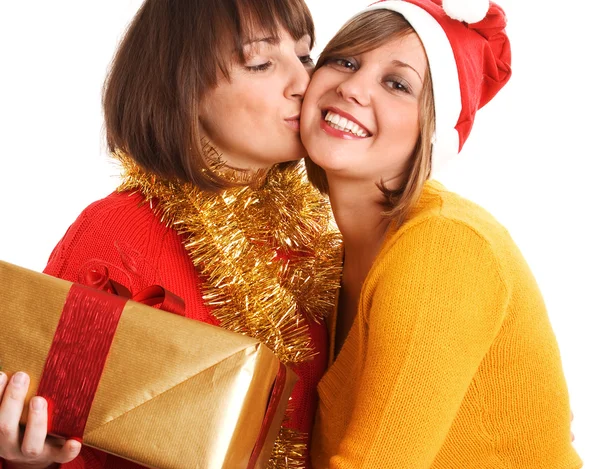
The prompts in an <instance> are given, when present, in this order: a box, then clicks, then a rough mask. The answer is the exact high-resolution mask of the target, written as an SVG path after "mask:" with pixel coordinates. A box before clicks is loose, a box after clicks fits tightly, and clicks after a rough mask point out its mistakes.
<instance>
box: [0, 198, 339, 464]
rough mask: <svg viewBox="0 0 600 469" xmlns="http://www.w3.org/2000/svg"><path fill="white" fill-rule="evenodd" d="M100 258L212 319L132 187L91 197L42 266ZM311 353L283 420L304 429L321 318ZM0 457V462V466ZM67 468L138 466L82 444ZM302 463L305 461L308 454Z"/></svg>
mask: <svg viewBox="0 0 600 469" xmlns="http://www.w3.org/2000/svg"><path fill="white" fill-rule="evenodd" d="M92 263H93V264H95V265H97V264H98V263H101V264H104V265H106V266H107V267H108V270H109V275H110V277H111V279H113V280H116V281H117V282H119V283H121V284H123V285H125V286H127V287H128V288H129V289H130V290H131V291H132V292H133V293H135V292H137V291H139V290H140V289H142V288H144V287H147V286H149V285H152V284H160V285H162V286H163V287H164V288H166V289H167V290H170V291H171V292H173V293H175V294H176V295H178V296H180V297H181V298H183V299H184V301H185V305H186V316H188V317H190V318H193V319H196V320H198V321H203V322H206V323H210V324H215V325H218V321H217V320H216V319H215V318H214V317H213V315H212V314H211V311H210V309H209V308H208V307H207V306H206V305H205V304H204V303H203V301H202V297H201V285H200V280H199V278H198V273H197V271H196V270H195V268H194V266H193V264H192V262H191V260H190V257H189V256H188V254H187V252H186V250H185V248H184V246H183V239H182V237H181V236H180V235H178V234H177V233H176V232H175V231H174V230H173V229H171V228H167V227H166V226H164V225H163V224H162V223H161V222H160V220H159V219H158V218H157V217H156V216H155V215H154V213H153V212H152V210H151V208H150V207H149V204H148V203H144V201H143V199H142V197H141V196H140V195H139V194H137V193H116V192H115V193H112V194H110V195H109V196H108V197H106V198H104V199H101V200H99V201H96V202H94V203H92V204H91V205H90V206H89V207H87V208H86V209H85V210H84V211H83V212H82V213H81V214H80V215H79V217H78V218H77V220H76V221H75V222H74V223H73V224H72V225H71V227H70V228H69V229H68V230H67V232H66V234H65V235H64V237H63V238H62V240H61V241H60V242H59V243H58V245H57V246H56V247H55V248H54V251H53V252H52V254H51V256H50V259H49V262H48V265H47V266H46V268H45V269H44V272H45V273H47V274H49V275H52V276H55V277H60V278H63V279H65V280H69V281H71V282H80V281H81V279H80V275H81V274H82V272H83V271H85V270H86V266H89V265H90V264H92ZM310 330H311V338H312V341H313V346H314V348H315V350H317V351H318V352H319V354H318V355H317V357H316V358H315V359H313V360H312V361H310V362H306V363H302V364H300V365H298V366H296V367H294V371H295V372H296V373H297V374H298V377H299V380H298V383H297V384H296V386H295V388H294V391H293V393H292V401H293V402H294V413H293V415H292V417H291V420H290V422H289V426H290V427H292V428H294V429H297V430H299V431H301V432H304V433H307V434H309V439H308V441H309V442H310V441H311V439H310V433H311V429H312V424H313V417H314V414H315V408H316V402H317V395H316V386H317V383H318V382H319V380H320V378H321V376H322V375H323V373H324V372H325V368H326V366H327V349H328V336H327V331H326V326H325V324H316V323H311V324H310ZM1 465H2V464H1V462H0V467H1ZM63 467H64V468H68V469H76V468H77V469H101V468H110V469H121V468H123V469H124V468H136V467H137V468H139V467H140V466H138V465H136V464H133V463H131V462H128V461H126V460H124V459H120V458H117V457H115V456H112V455H108V454H106V453H102V452H100V451H97V450H92V449H91V448H87V447H84V448H83V449H82V451H81V454H80V456H78V457H77V458H76V459H75V460H74V461H73V462H71V463H69V464H65V465H63ZM306 467H310V463H309V460H308V459H307V461H306Z"/></svg>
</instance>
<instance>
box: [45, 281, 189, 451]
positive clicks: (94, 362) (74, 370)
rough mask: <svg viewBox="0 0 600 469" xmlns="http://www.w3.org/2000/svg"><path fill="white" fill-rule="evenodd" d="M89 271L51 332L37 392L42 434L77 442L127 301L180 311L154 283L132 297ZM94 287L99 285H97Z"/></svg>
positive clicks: (180, 304)
mask: <svg viewBox="0 0 600 469" xmlns="http://www.w3.org/2000/svg"><path fill="white" fill-rule="evenodd" d="M107 274H108V272H107V271H106V272H104V271H103V270H101V269H100V270H97V269H95V270H90V271H89V272H88V273H87V275H86V283H88V285H90V286H93V287H96V288H91V287H90V286H84V285H79V284H75V283H74V284H73V285H72V286H71V289H70V290H69V293H68V295H67V299H66V301H65V306H64V308H63V311H62V314H61V317H60V319H59V322H58V326H57V328H56V332H55V333H54V338H53V340H52V345H51V346H50V352H49V353H48V357H47V359H46V364H45V366H44V371H43V372H42V377H41V380H40V384H39V386H38V391H37V394H38V395H39V396H42V397H44V398H45V399H46V400H47V401H48V433H49V434H52V435H57V436H62V437H65V438H73V439H79V440H81V439H82V438H83V432H84V430H85V426H86V423H87V420H88V416H89V413H90V410H91V408H92V403H93V401H94V397H95V395H96V391H97V389H98V384H99V383H100V378H101V377H102V372H103V370H104V366H105V364H106V360H107V358H108V352H109V350H110V347H111V345H112V342H113V339H114V336H115V332H116V330H117V325H118V324H119V320H120V318H121V314H122V312H123V308H124V307H125V304H126V303H127V301H128V300H129V299H131V300H133V301H137V302H139V303H144V304H147V305H150V306H157V305H158V306H159V307H160V309H163V310H165V311H169V312H172V313H175V314H179V315H183V313H184V310H185V304H184V302H183V300H182V299H181V298H179V297H178V296H176V295H174V294H173V293H171V292H169V291H168V290H165V289H164V288H163V287H161V286H159V285H152V286H150V287H148V288H146V289H144V290H142V291H140V292H139V293H137V294H135V295H132V294H131V292H129V290H128V289H127V288H125V287H124V286H123V285H121V284H118V283H117V282H114V281H112V280H110V279H109V278H108V275H107ZM98 288H99V289H98Z"/></svg>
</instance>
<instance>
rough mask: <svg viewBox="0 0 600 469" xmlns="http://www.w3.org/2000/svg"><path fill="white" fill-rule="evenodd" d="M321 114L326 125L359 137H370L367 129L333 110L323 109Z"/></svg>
mask: <svg viewBox="0 0 600 469" xmlns="http://www.w3.org/2000/svg"><path fill="white" fill-rule="evenodd" d="M322 116H323V120H324V121H325V122H326V123H327V125H329V126H330V127H331V128H333V129H335V130H339V131H340V132H345V133H348V134H351V135H354V136H356V137H361V138H367V137H371V133H370V132H369V131H368V130H367V129H365V128H364V127H362V126H361V125H359V124H358V123H356V122H354V121H352V120H350V119H348V118H346V117H343V116H341V115H339V114H337V113H336V112H334V111H331V110H325V111H323V113H322Z"/></svg>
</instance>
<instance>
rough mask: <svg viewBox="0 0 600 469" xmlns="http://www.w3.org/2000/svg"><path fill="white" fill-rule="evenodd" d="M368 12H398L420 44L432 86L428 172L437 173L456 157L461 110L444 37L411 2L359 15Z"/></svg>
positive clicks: (392, 1) (397, 1)
mask: <svg viewBox="0 0 600 469" xmlns="http://www.w3.org/2000/svg"><path fill="white" fill-rule="evenodd" d="M486 1H487V0H486ZM371 10H392V11H395V12H396V13H400V14H401V15H402V16H404V18H406V20H407V21H408V22H409V23H410V24H411V26H412V27H413V29H414V30H415V31H416V33H417V34H418V35H419V38H420V39H421V42H422V43H423V47H424V48H425V53H426V54H427V60H428V62H429V70H430V72H431V84H432V87H433V105H434V108H435V136H434V138H433V141H432V142H431V143H432V144H433V145H432V155H431V160H432V161H431V164H432V173H437V172H438V171H439V170H440V169H441V168H442V167H443V166H444V165H445V163H446V162H447V161H448V160H450V159H452V157H454V156H456V155H457V154H458V147H459V138H458V132H457V131H456V129H455V126H456V123H457V122H458V118H459V116H460V112H461V110H462V100H461V94H460V82H459V78H458V68H457V66H456V61H455V59H454V51H453V50H452V46H451V44H450V41H449V39H448V36H447V35H446V32H445V31H444V28H442V26H441V25H440V24H439V23H438V22H437V20H436V19H435V18H434V17H433V16H431V15H430V14H429V13H428V12H427V11H425V10H423V9H422V8H420V7H418V6H417V5H414V4H413V3H409V2H405V1H402V0H388V1H384V2H379V3H376V4H374V5H371V6H370V7H368V8H366V9H365V10H363V12H364V11H371ZM363 12H361V13H363ZM359 14H360V13H359Z"/></svg>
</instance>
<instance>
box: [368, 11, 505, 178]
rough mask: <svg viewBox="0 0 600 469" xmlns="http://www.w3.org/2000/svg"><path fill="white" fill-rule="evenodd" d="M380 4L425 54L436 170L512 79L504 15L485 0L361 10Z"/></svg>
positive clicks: (457, 146)
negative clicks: (396, 17)
mask: <svg viewBox="0 0 600 469" xmlns="http://www.w3.org/2000/svg"><path fill="white" fill-rule="evenodd" d="M380 9H385V10H392V11H395V12H397V13H400V14H401V15H402V16H404V18H405V19H406V20H407V21H408V22H409V23H410V24H411V26H412V27H413V28H414V30H415V31H416V33H417V34H418V35H419V38H420V39H421V42H422V43H423V47H424V48H425V52H426V53H427V59H428V61H429V67H430V71H431V80H432V84H433V97H434V106H435V136H434V139H433V142H432V144H433V154H432V164H433V170H434V171H435V170H437V169H439V168H440V167H441V166H442V165H443V163H444V162H445V161H447V160H448V159H449V158H450V157H452V156H454V155H456V154H458V152H460V150H461V149H462V147H463V144H464V143H465V140H466V139H467V137H468V136H469V133H470V132H471V128H472V127H473V121H474V119H475V113H476V112H477V110H478V109H481V108H482V107H483V106H484V105H485V104H487V103H488V102H489V101H490V100H491V99H492V98H493V97H494V96H495V95H496V93H497V92H498V91H499V90H500V89H501V88H502V87H503V86H504V85H505V84H506V82H507V81H508V79H509V78H510V75H511V68H510V63H511V52H510V43H509V41H508V37H507V36H506V32H505V30H504V28H505V27H506V16H505V14H504V11H503V10H502V9H501V8H500V7H499V6H498V5H496V4H495V3H493V2H490V1H489V0H384V1H379V2H376V3H374V4H372V5H371V6H370V7H368V8H367V9H366V10H364V11H362V12H361V13H364V12H365V11H371V10H380ZM361 13H359V14H361Z"/></svg>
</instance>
